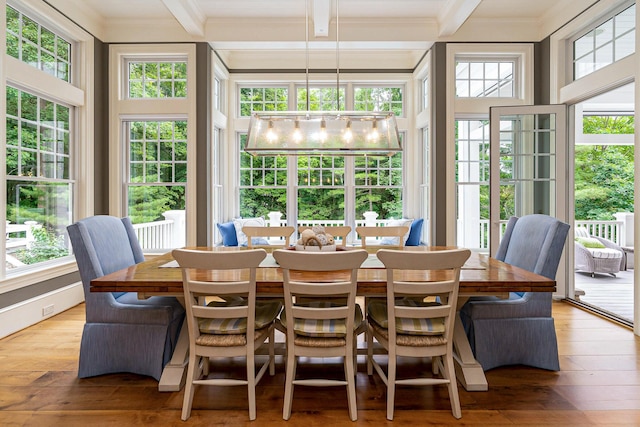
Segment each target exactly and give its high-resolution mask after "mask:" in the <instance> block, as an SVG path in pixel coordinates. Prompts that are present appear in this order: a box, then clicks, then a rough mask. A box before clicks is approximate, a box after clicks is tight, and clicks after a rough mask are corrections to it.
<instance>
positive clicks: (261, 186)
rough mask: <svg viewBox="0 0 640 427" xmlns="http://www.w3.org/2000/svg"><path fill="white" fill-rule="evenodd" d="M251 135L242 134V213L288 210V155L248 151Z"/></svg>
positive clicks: (248, 214) (244, 215) (258, 213)
mask: <svg viewBox="0 0 640 427" xmlns="http://www.w3.org/2000/svg"><path fill="white" fill-rule="evenodd" d="M246 142H247V135H246V134H242V135H241V136H240V148H241V154H240V216H241V217H243V218H252V217H259V216H263V217H266V216H267V215H268V214H269V212H282V213H285V212H287V158H286V157H282V156H252V155H251V154H248V153H246V152H245V151H244V147H245V145H246Z"/></svg>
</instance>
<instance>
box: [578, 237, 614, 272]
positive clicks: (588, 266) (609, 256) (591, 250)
mask: <svg viewBox="0 0 640 427" xmlns="http://www.w3.org/2000/svg"><path fill="white" fill-rule="evenodd" d="M575 237H576V241H575V246H576V250H575V269H576V270H577V271H586V272H587V273H591V277H594V276H595V273H603V274H607V273H608V274H611V275H612V276H614V277H615V275H616V273H618V272H619V271H620V270H624V268H625V256H624V251H623V250H622V248H621V247H620V246H618V245H616V244H615V243H613V242H612V241H611V240H607V239H603V238H602V237H597V236H592V235H590V234H589V231H588V230H587V229H586V228H584V227H576V231H575ZM581 239H590V240H591V241H594V240H595V241H596V242H599V243H600V244H599V245H598V246H600V247H587V246H585V245H584V244H583V243H585V240H581ZM602 246H604V247H602Z"/></svg>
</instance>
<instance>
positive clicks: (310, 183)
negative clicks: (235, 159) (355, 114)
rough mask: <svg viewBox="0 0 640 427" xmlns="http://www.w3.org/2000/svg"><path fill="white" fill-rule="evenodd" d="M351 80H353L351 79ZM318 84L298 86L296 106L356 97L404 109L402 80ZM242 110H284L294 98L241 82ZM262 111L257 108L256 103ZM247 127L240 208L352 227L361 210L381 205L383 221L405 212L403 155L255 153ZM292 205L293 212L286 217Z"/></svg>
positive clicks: (321, 107)
mask: <svg viewBox="0 0 640 427" xmlns="http://www.w3.org/2000/svg"><path fill="white" fill-rule="evenodd" d="M346 87H348V86H346ZM346 87H340V88H339V92H338V91H337V88H336V87H331V86H319V85H317V86H313V87H309V88H308V93H309V99H308V102H307V88H306V87H304V86H299V87H297V88H296V97H295V104H294V105H295V106H296V108H298V110H300V111H305V110H307V109H309V110H311V111H336V109H338V108H339V109H340V110H345V109H346V108H347V102H346V99H352V102H353V105H354V106H353V107H351V109H357V110H359V111H376V112H379V111H393V112H394V113H395V114H396V115H398V116H402V115H403V114H404V99H403V90H404V87H401V86H397V87H393V86H391V87H387V86H380V87H378V86H373V85H371V86H354V87H353V88H352V89H351V90H352V91H353V92H352V96H348V93H347V88H346ZM239 99H240V104H241V108H240V115H241V116H249V115H251V113H252V112H253V111H264V110H265V109H266V108H271V109H279V110H286V108H284V106H285V105H289V104H291V103H292V101H293V100H290V99H288V96H287V89H286V88H278V87H264V88H260V87H251V88H248V87H241V88H240V90H239ZM256 107H257V108H258V109H259V110H252V108H256ZM245 141H246V134H244V133H243V134H240V136H239V144H240V167H239V187H240V200H239V208H240V215H241V216H243V217H255V216H263V217H265V218H266V217H267V216H268V215H269V213H271V212H280V213H281V214H283V215H282V217H280V219H281V221H283V222H285V221H286V222H288V223H289V224H295V223H296V221H297V222H298V223H302V224H309V223H313V222H319V223H323V224H345V223H348V225H352V226H355V225H356V221H357V222H358V223H360V222H362V221H364V216H363V214H364V213H365V212H369V211H376V213H377V217H378V218H379V220H385V219H390V218H401V217H402V216H403V203H402V192H403V172H402V166H403V160H402V159H403V156H402V153H396V154H394V155H393V156H392V157H385V156H344V157H343V156H326V155H300V156H294V157H289V156H257V157H254V156H251V155H250V154H248V153H246V152H244V145H245ZM294 212H295V219H291V218H286V215H287V214H292V213H294Z"/></svg>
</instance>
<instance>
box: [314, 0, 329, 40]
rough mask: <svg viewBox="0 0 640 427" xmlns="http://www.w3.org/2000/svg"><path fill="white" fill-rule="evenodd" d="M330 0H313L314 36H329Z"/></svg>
mask: <svg viewBox="0 0 640 427" xmlns="http://www.w3.org/2000/svg"><path fill="white" fill-rule="evenodd" d="M330 20H331V0H313V32H314V34H315V36H316V37H328V36H329V21H330Z"/></svg>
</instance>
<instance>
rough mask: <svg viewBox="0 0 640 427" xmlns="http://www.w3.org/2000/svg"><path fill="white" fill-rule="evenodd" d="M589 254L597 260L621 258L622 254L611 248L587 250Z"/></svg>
mask: <svg viewBox="0 0 640 427" xmlns="http://www.w3.org/2000/svg"><path fill="white" fill-rule="evenodd" d="M587 250H588V251H589V252H591V256H592V257H594V258H599V259H617V258H622V254H623V253H622V252H620V251H619V250H617V249H611V248H587Z"/></svg>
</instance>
